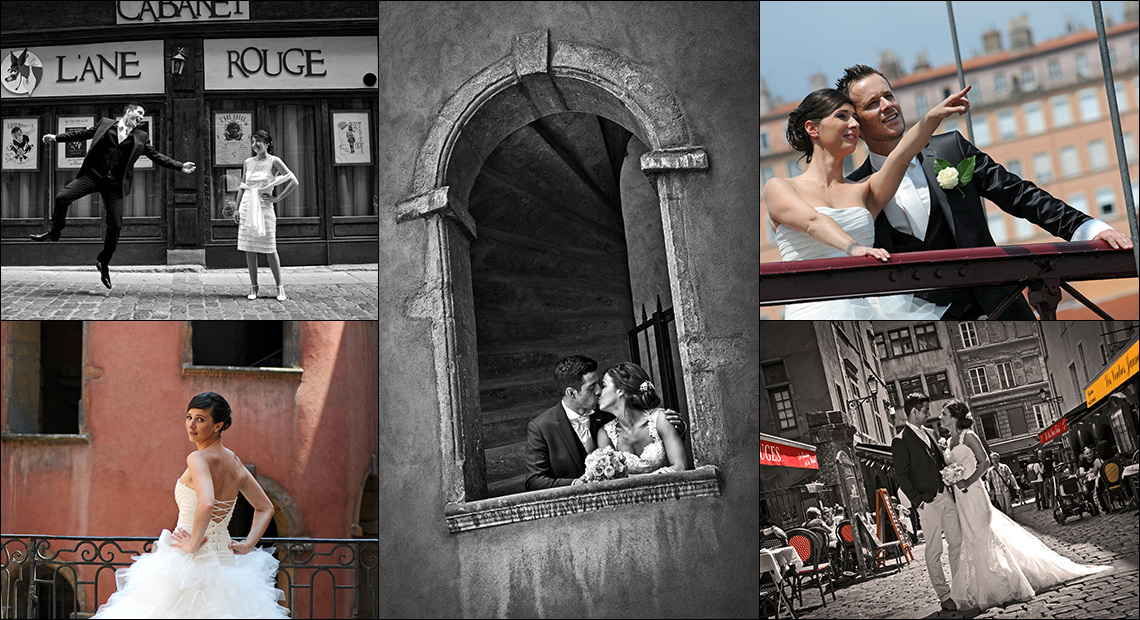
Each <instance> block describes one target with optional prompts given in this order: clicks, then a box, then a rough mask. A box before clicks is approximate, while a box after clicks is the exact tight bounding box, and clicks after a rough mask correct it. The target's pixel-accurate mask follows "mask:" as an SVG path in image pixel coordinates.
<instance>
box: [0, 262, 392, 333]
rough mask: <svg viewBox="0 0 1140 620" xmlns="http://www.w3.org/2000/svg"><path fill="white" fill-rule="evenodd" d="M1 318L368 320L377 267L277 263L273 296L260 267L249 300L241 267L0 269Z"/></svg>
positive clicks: (267, 276)
mask: <svg viewBox="0 0 1140 620" xmlns="http://www.w3.org/2000/svg"><path fill="white" fill-rule="evenodd" d="M0 280H2V284H0V300H2V301H0V306H2V315H3V319H4V320H6V321H14V320H102V319H134V320H150V319H159V320H167V319H172V320H203V319H218V320H221V319H247V320H252V319H293V320H334V319H335V320H353V319H355V320H364V319H367V320H374V319H376V317H377V294H378V290H379V286H378V283H377V268H376V265H375V264H372V265H333V266H322V267H283V268H282V281H283V282H284V285H285V291H286V295H287V297H288V299H286V300H285V301H277V299H275V297H276V295H277V287H276V286H275V285H274V281H273V274H272V273H271V272H270V271H269V269H267V268H264V267H263V268H262V269H261V270H260V272H259V273H258V284H259V285H260V291H259V293H258V295H259V298H258V299H256V300H249V299H246V294H247V293H248V292H249V272H248V271H247V270H246V269H205V268H202V267H197V266H158V267H155V266H138V267H132V266H124V267H116V266H112V267H111V282H112V283H113V284H114V288H112V289H111V290H107V289H106V288H104V287H103V285H102V284H101V283H100V282H99V272H98V271H96V270H95V267H94V266H91V267H52V268H46V267H4V268H3V269H0Z"/></svg>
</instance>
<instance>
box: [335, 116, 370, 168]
mask: <svg viewBox="0 0 1140 620" xmlns="http://www.w3.org/2000/svg"><path fill="white" fill-rule="evenodd" d="M370 136H371V133H369V131H368V112H333V152H334V153H335V154H336V157H335V164H336V165H337V166H367V165H370V164H371V163H372V145H371V144H369V142H370V141H371V138H370Z"/></svg>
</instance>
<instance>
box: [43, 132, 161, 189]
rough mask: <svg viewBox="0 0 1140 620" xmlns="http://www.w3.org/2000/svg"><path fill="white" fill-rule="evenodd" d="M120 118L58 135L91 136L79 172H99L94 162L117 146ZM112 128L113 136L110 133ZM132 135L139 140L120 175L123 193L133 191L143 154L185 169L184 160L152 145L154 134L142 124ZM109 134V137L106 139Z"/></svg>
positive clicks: (68, 139) (69, 137) (65, 138)
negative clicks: (151, 134) (151, 138)
mask: <svg viewBox="0 0 1140 620" xmlns="http://www.w3.org/2000/svg"><path fill="white" fill-rule="evenodd" d="M118 122H119V121H118V120H117V119H113V118H104V119H101V120H100V121H99V123H98V124H97V125H95V126H94V127H88V128H87V129H80V130H78V131H69V132H67V133H62V134H59V135H57V136H56V137H55V140H56V142H79V141H81V140H91V146H90V148H89V149H88V150H87V155H86V156H85V157H84V158H83V165H82V166H81V167H80V168H79V175H77V176H82V175H84V174H86V175H89V176H98V175H97V174H96V173H95V172H94V171H93V170H92V166H93V165H94V162H96V161H98V160H99V159H100V158H104V157H106V156H107V151H108V150H109V149H113V148H116V147H117V145H118V129H117V128H116V124H117V123H118ZM108 132H111V134H112V135H111V136H110V137H108V136H107V134H108ZM131 137H132V138H133V139H134V141H135V144H134V147H133V148H132V149H131V153H130V155H129V156H128V158H127V161H126V162H125V163H124V165H123V170H122V173H123V176H122V178H121V179H120V181H121V182H122V185H123V195H124V196H126V195H128V194H130V193H131V183H132V182H133V180H134V174H135V162H136V161H138V159H139V157H141V156H142V155H146V156H147V157H149V158H150V159H151V161H153V162H155V163H157V164H158V165H160V166H164V167H166V168H172V169H174V170H182V163H183V162H180V161H178V160H176V159H172V158H170V157H167V156H166V155H163V154H162V153H159V152H158V151H156V150H154V149H153V148H151V146H150V136H148V135H147V133H146V132H145V131H143V130H141V129H139V128H138V127H135V129H134V131H132V132H131ZM104 138H107V139H104Z"/></svg>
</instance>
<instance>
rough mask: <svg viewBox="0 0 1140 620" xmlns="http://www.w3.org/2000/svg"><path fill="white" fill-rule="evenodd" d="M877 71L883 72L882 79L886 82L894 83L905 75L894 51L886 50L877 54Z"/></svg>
mask: <svg viewBox="0 0 1140 620" xmlns="http://www.w3.org/2000/svg"><path fill="white" fill-rule="evenodd" d="M879 71H882V72H883V77H885V78H887V81H888V82H894V81H895V80H897V79H899V78H901V77H902V76H903V75H906V74H905V73H903V70H902V65H901V64H899V59H898V57H897V56H895V52H894V50H886V51H884V52H881V53H880V54H879Z"/></svg>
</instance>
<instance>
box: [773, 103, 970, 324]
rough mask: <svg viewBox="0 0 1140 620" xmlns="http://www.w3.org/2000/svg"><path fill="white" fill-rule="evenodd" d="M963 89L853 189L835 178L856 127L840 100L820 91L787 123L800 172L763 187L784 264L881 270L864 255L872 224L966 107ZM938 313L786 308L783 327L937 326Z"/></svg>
mask: <svg viewBox="0 0 1140 620" xmlns="http://www.w3.org/2000/svg"><path fill="white" fill-rule="evenodd" d="M969 91H970V86H967V87H966V88H965V89H964V90H962V91H959V92H957V93H955V94H953V95H950V96H949V97H947V98H946V100H945V101H943V102H942V103H940V104H938V105H936V106H934V109H932V110H930V111H929V112H927V113H926V115H925V116H923V117H922V120H921V121H919V122H918V123H916V124H915V125H914V127H911V128H910V130H909V131H907V132H906V134H905V135H904V136H903V138H902V140H901V141H900V142H899V145H898V147H896V148H895V149H894V150H893V151H891V154H890V156H888V157H887V161H886V162H885V163H884V164H883V167H882V168H881V169H880V170H879V171H878V172H876V173H874V174H872V175H871V176H869V177H867V178H865V179H863V180H861V181H848V180H847V179H846V178H844V176H843V158H845V157H847V156H848V155H850V154H851V153H853V152H854V151H855V145H856V142H857V141H858V139H859V121H858V120H857V119H856V117H855V106H854V104H853V103H851V100H850V99H848V98H847V96H846V95H844V94H843V93H842V92H840V91H838V90H835V89H832V88H824V89H821V90H817V91H815V92H813V93H811V94H810V95H808V96H807V97H805V98H804V100H803V101H802V102H801V103H800V105H799V106H798V107H797V108H796V109H795V110H793V111H792V113H791V114H790V115H789V116H788V131H787V138H788V144H791V145H792V148H794V149H796V150H797V151H802V152H803V153H804V156H805V157H806V158H807V163H808V168H807V171H806V172H804V173H803V174H801V175H799V176H797V177H794V178H791V179H780V178H773V179H769V180H768V182H767V183H765V184H764V197H765V202H766V203H767V205H768V215H769V216H770V217H771V220H772V226H773V229H774V232H775V235H776V241H777V244H778V245H779V247H780V257H781V258H782V259H783V260H784V261H794V260H807V259H817V258H836V257H842V256H872V257H874V258H876V259H878V260H881V261H884V262H886V261H887V260H889V259H890V254H889V253H887V251H886V250H883V249H880V248H874V247H871V246H872V244H873V243H874V239H875V225H874V223H875V217H877V216H878V215H879V212H880V211H882V209H883V206H884V205H886V204H887V203H888V202H890V200H891V199H892V198H893V197H894V195H895V192H896V191H898V187H899V184H900V183H901V182H902V179H903V176H905V174H906V170H907V166H908V165H909V163H910V161H911V160H912V159H914V157H915V156H916V155H918V153H919V151H921V150H922V148H923V147H924V146H926V144H927V142H928V141H929V140H930V137H931V136H932V135H934V130H935V129H937V128H938V125H939V124H940V123H941V122H942V120H943V119H945V118H946V117H948V116H950V115H951V114H956V113H957V114H965V113H966V110H968V109H969V107H970V101H969V100H968V99H967V98H966V94H967V93H968V92H969ZM945 310H946V307H940V306H936V305H934V304H931V303H929V302H927V301H925V300H923V299H920V298H916V297H914V296H913V295H890V296H882V297H874V298H866V299H841V300H833V301H821V302H809V303H804V304H790V305H788V307H787V309H786V311H785V314H784V318H785V319H938V318H940V317H941V316H942V313H943V312H945Z"/></svg>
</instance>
